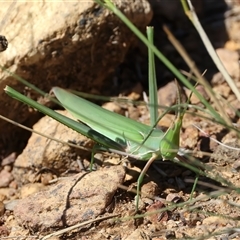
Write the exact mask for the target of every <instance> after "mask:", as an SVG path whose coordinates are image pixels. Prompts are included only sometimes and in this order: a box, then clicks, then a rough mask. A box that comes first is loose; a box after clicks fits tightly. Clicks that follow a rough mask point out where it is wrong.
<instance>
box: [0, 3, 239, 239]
mask: <svg viewBox="0 0 240 240" xmlns="http://www.w3.org/2000/svg"><path fill="white" fill-rule="evenodd" d="M213 9H214V8H213ZM200 10H201V9H200ZM200 10H199V11H200ZM237 10H238V8H237V6H236V8H235V12H234V11H233V12H231V14H230V13H229V14H228V15H225V16H226V18H227V16H229V18H230V17H231V19H233V20H231V21H230V20H229V21H228V23H229V24H228V25H226V26H225V24H223V22H221V21H220V20H219V19H221V18H216V19H210V18H207V17H206V16H202V18H203V22H204V23H205V25H204V26H205V27H206V29H207V32H208V34H209V37H210V39H211V40H212V41H213V42H214V46H215V47H216V48H217V49H218V50H217V52H218V54H219V57H220V58H221V60H222V61H223V63H224V65H225V67H226V68H227V70H228V72H229V73H230V75H231V76H232V77H233V79H234V81H235V83H236V85H237V87H238V88H240V69H239V55H238V51H239V49H240V37H239V36H238V34H236V31H237V30H238V29H239V28H240V25H239V22H238V21H237V20H236V19H237V17H236V19H235V20H234V17H235V16H237V15H238V14H239V13H240V11H239V12H237ZM219 11H220V10H219ZM200 13H201V11H200ZM210 13H211V12H210ZM200 16H201V14H200ZM217 16H218V17H219V15H217ZM209 19H210V20H209ZM163 22H164V23H165V24H168V26H169V27H170V29H171V30H172V31H173V33H174V34H175V35H176V36H177V37H178V39H179V40H180V41H181V42H182V44H183V45H184V47H186V49H187V51H188V52H189V53H190V55H191V57H192V58H193V59H194V61H195V63H196V65H197V66H198V67H199V69H200V71H202V72H203V71H204V70H205V69H207V72H206V78H207V79H209V82H210V84H211V86H212V88H213V90H214V91H215V92H216V93H217V94H220V95H221V97H222V98H223V99H224V100H225V101H226V102H228V103H230V104H231V106H232V107H231V106H230V105H229V108H226V109H225V110H226V114H227V115H228V116H229V117H230V118H231V120H232V122H233V123H236V128H239V124H240V120H239V116H238V115H237V114H236V109H238V110H239V101H238V100H237V98H236V97H235V95H234V94H233V93H232V91H231V89H230V88H229V86H228V85H227V84H226V82H225V81H224V79H223V77H222V75H221V74H220V73H218V71H217V70H216V67H214V65H213V63H212V61H211V60H210V58H209V56H208V55H207V53H206V50H204V47H203V45H202V44H201V40H199V38H198V35H197V33H196V32H195V30H194V29H193V27H191V25H190V24H187V23H186V21H179V22H178V21H176V19H168V18H166V17H162V15H161V17H160V15H158V14H156V15H155V17H154V18H153V20H152V24H153V25H155V27H156V38H155V42H156V45H157V46H158V47H159V49H161V50H162V51H163V53H164V54H165V55H166V56H167V57H169V58H170V60H173V62H174V64H176V65H177V66H178V68H180V69H184V70H186V71H189V69H188V68H187V67H186V65H185V63H183V60H182V59H181V57H180V56H179V55H178V54H177V53H176V51H175V50H174V48H173V47H172V46H171V44H170V43H169V42H168V41H167V38H166V36H165V35H164V33H163V31H162V30H161V29H160V27H159V26H162V23H163ZM210 23H211V24H210ZM230 23H231V24H230ZM157 27H158V28H157ZM216 28H218V29H217V30H216ZM213 29H214V30H213ZM238 32H239V31H238ZM147 66H148V65H147V50H146V49H145V48H144V47H143V46H142V44H141V43H139V45H138V47H136V48H134V49H131V50H130V51H129V53H128V55H127V57H126V60H125V61H124V62H123V63H122V64H121V65H120V66H119V67H118V68H117V69H116V71H115V72H114V73H113V74H112V75H111V76H109V79H115V81H116V83H117V84H116V86H113V85H111V86H106V88H105V89H106V91H105V92H103V94H104V95H111V96H113V95H114V96H126V97H128V98H130V99H132V100H136V101H141V100H142V94H143V92H144V91H146V92H147V91H148V90H147V81H146V79H147ZM157 75H158V76H157V77H158V84H159V91H158V93H159V102H160V104H161V105H164V106H172V105H174V104H175V102H176V85H175V83H174V77H173V76H172V74H171V73H170V72H169V71H167V70H166V69H165V68H164V66H163V65H162V64H161V63H160V62H159V61H157ZM197 88H198V90H199V91H200V93H201V94H202V95H203V96H204V97H205V98H206V99H207V100H208V101H209V102H210V103H211V104H213V103H212V100H211V99H209V98H208V97H207V95H206V92H205V90H204V88H203V87H202V86H198V87H197ZM182 92H183V95H184V96H185V98H184V99H186V98H187V97H188V96H189V90H187V89H186V88H184V87H182ZM190 102H191V104H193V105H195V106H198V107H203V106H202V104H201V103H200V102H199V100H198V99H197V98H196V96H194V95H193V96H192V97H191V101H190ZM103 106H104V107H105V108H108V109H110V110H112V111H115V112H118V113H120V114H123V115H125V116H129V117H130V118H133V119H135V120H138V121H141V122H143V123H146V124H148V123H149V113H148V110H147V109H146V106H143V105H137V104H129V105H127V104H119V103H115V102H114V103H110V102H108V103H105V104H104V105H103ZM160 111H161V110H160ZM63 114H66V113H64V112H63ZM198 114H201V115H202V112H200V111H197V110H193V109H189V110H188V112H187V114H185V116H184V119H183V127H182V130H181V136H180V146H181V148H184V149H187V150H191V151H192V152H193V154H191V156H193V157H194V159H191V158H190V159H189V160H188V161H187V163H188V164H190V166H192V167H195V168H196V169H197V170H201V171H202V174H201V175H198V174H196V172H195V171H194V169H193V168H189V167H186V166H183V164H178V163H174V162H170V161H164V162H163V161H156V163H155V164H153V166H151V167H150V169H149V170H148V172H147V175H146V176H145V178H144V180H143V184H142V188H141V191H142V194H141V199H140V206H139V211H138V212H137V213H136V212H135V196H136V181H137V178H138V176H139V173H140V172H141V170H142V168H143V167H144V164H145V162H140V161H133V160H131V159H130V160H126V159H124V158H123V157H122V158H121V157H120V156H118V155H117V154H111V155H109V154H107V153H104V154H100V153H97V154H96V155H95V164H94V168H95V169H97V171H92V172H89V171H88V167H89V161H90V158H91V153H89V152H86V151H85V152H80V151H78V150H76V149H75V148H72V147H68V146H66V147H65V146H64V147H63V146H62V145H61V144H59V143H53V142H54V141H46V140H43V138H41V137H39V136H38V135H33V136H32V137H31V139H30V140H29V142H28V145H27V146H26V148H25V149H24V150H23V152H22V153H21V155H20V156H17V154H15V152H14V151H13V152H12V154H10V155H9V156H8V157H6V158H4V159H3V160H2V161H1V171H0V184H1V185H0V238H1V239H81V240H86V239H111V240H122V239H123V240H131V239H139V240H141V239H142V240H146V239H147V240H150V239H152V240H164V239H218V240H225V239H240V233H239V229H240V228H239V227H240V195H239V187H240V177H239V166H240V164H239V163H240V158H239V157H240V150H239V148H240V143H239V140H238V136H237V134H236V133H235V132H234V131H229V130H227V129H226V128H224V127H223V126H221V125H219V124H217V123H215V122H214V121H212V120H207V119H204V118H203V117H199V116H198ZM174 119H175V115H174V112H173V113H170V114H167V115H165V116H164V117H163V119H161V121H160V122H159V127H161V128H163V129H166V128H167V127H169V126H170V125H171V123H172V121H173V120H174ZM41 121H42V122H39V123H37V124H36V125H35V127H34V128H35V130H40V131H41V130H42V131H43V132H44V133H46V134H48V135H51V136H52V137H56V138H58V139H60V140H65V141H68V142H71V143H74V144H78V145H81V146H84V147H88V148H89V147H90V148H91V147H92V145H93V144H92V142H91V141H89V140H87V139H86V138H82V137H81V136H79V135H78V134H76V133H74V132H73V131H72V132H71V131H70V130H69V129H67V128H62V127H61V126H60V125H59V124H57V123H56V122H54V121H53V120H51V119H50V118H48V117H45V118H44V119H42V120H41ZM193 124H195V125H197V126H198V127H199V128H200V129H201V130H203V131H204V132H202V131H200V130H199V129H197V128H196V127H194V125H193ZM209 136H210V137H211V139H210V138H209ZM214 139H217V140H218V141H221V142H223V143H224V144H226V145H228V146H230V147H232V148H231V149H229V148H226V147H225V146H221V145H219V144H217V143H216V142H215V141H214ZM51 144H55V145H51ZM203 152H207V153H208V154H204V153H203ZM51 154H53V155H51ZM50 155H51V156H50ZM46 156H47V157H46ZM196 179H197V184H196V186H195V187H194V182H195V181H196ZM61 231H62V232H61ZM51 234H53V235H51ZM54 234H55V235H54ZM46 236H48V238H47V237H46Z"/></svg>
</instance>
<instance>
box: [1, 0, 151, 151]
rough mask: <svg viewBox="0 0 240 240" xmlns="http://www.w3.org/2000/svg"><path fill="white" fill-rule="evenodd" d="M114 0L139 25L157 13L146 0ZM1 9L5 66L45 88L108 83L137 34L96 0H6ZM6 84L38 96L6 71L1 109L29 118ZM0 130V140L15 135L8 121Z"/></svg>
mask: <svg viewBox="0 0 240 240" xmlns="http://www.w3.org/2000/svg"><path fill="white" fill-rule="evenodd" d="M114 2H116V4H117V6H118V7H119V8H120V9H121V10H122V11H123V12H124V13H125V14H126V15H127V17H128V18H129V19H130V20H131V21H132V22H133V23H134V24H135V25H136V26H137V27H140V28H143V27H145V26H146V25H147V24H148V23H149V22H150V20H151V18H152V11H151V8H150V5H149V3H148V2H147V0H132V1H128V0H122V1H117V0H116V1H114ZM6 9H8V11H6ZM0 13H1V16H6V17H4V21H3V24H4V26H3V27H2V29H4V31H2V32H1V33H0V34H2V35H5V36H6V38H7V39H8V42H9V45H8V49H7V50H6V51H5V52H2V53H1V54H0V60H1V65H3V66H5V67H6V68H8V69H9V70H10V71H12V72H14V73H15V74H17V75H19V76H21V77H22V78H24V79H26V80H28V81H30V82H31V83H33V84H34V85H36V86H38V87H39V88H41V89H42V90H44V91H49V90H50V89H51V87H52V86H55V85H57V86H62V87H70V88H75V89H78V90H81V91H87V92H90V91H91V90H93V89H98V90H101V88H103V86H104V85H106V83H104V81H103V80H104V79H105V78H106V76H108V74H109V73H110V72H112V71H113V70H114V69H115V68H116V66H117V65H118V64H119V63H120V62H122V61H123V59H124V57H125V54H126V53H127V51H128V49H129V47H130V46H131V45H133V44H134V42H135V39H136V38H135V37H134V35H133V34H132V33H131V32H130V30H129V29H128V28H127V27H126V26H125V25H124V24H123V23H122V22H121V21H120V20H119V19H118V18H117V17H116V16H115V15H114V14H112V13H110V12H109V11H108V10H106V9H105V8H103V7H100V6H98V5H97V4H96V3H94V1H76V2H61V1H60V2H59V1H58V2H45V1H37V2H27V1H26V2H22V1H21V2H13V3H11V2H3V3H2V4H1V8H0ZM6 13H7V15H5V14H6ZM6 85H11V86H13V87H14V88H15V89H17V90H19V91H20V92H24V93H25V94H27V95H29V96H31V97H32V98H35V99H37V98H38V96H37V95H36V94H35V93H33V92H32V91H31V90H29V89H27V88H25V87H24V86H23V85H22V84H20V83H19V82H17V81H16V80H15V79H14V78H13V77H12V76H9V74H8V73H6V72H2V73H1V82H0V104H1V105H0V114H2V115H4V116H7V117H9V118H11V119H13V120H16V121H18V122H20V123H24V122H26V121H27V120H28V119H29V116H31V113H32V112H33V111H29V109H28V107H27V106H24V105H23V104H21V103H19V102H17V101H16V100H14V99H11V98H10V97H8V96H7V95H6V94H5V93H4V91H3V89H4V87H5V86H6ZM0 130H1V131H0V132H1V134H0V139H2V138H3V136H4V138H6V136H7V140H8V139H9V138H10V139H12V138H13V137H12V135H13V134H12V132H14V133H15V130H14V131H13V130H12V126H10V125H9V124H6V122H4V121H0ZM5 140H6V139H5ZM7 142H8V143H9V141H7ZM0 147H1V146H0Z"/></svg>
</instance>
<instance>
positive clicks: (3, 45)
mask: <svg viewBox="0 0 240 240" xmlns="http://www.w3.org/2000/svg"><path fill="white" fill-rule="evenodd" d="M7 47H8V41H7V39H6V38H5V36H3V35H0V52H3V51H5V50H6V49H7Z"/></svg>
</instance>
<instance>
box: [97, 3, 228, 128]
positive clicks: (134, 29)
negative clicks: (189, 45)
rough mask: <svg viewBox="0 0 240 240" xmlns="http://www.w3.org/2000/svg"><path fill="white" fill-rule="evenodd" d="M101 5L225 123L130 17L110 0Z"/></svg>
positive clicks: (214, 116) (211, 112) (210, 111)
mask: <svg viewBox="0 0 240 240" xmlns="http://www.w3.org/2000/svg"><path fill="white" fill-rule="evenodd" d="M97 2H100V4H101V5H104V6H105V7H106V8H108V9H109V10H110V11H112V12H113V13H114V14H116V15H117V16H118V17H119V19H121V20H122V21H123V22H124V23H125V24H126V25H127V26H128V28H129V29H130V30H131V31H132V32H133V33H134V34H135V35H136V36H137V37H138V38H139V39H140V40H141V41H142V42H143V43H144V44H145V45H146V46H147V47H148V48H150V49H151V50H152V51H153V52H154V54H155V55H156V56H157V57H158V58H159V59H160V60H161V61H162V62H163V63H164V65H165V66H166V67H167V68H168V69H169V70H170V71H171V72H172V73H173V74H174V75H175V76H176V77H177V78H178V79H179V80H180V81H181V82H182V83H183V84H184V85H185V86H186V87H188V88H189V89H190V90H191V91H193V93H194V94H195V95H196V96H197V97H198V98H199V99H200V101H201V102H202V103H203V104H204V105H205V106H206V108H207V109H208V110H209V114H211V115H212V116H213V118H216V119H218V121H219V122H222V123H224V121H223V119H222V118H221V116H220V115H219V114H218V113H217V112H216V110H215V109H214V108H213V107H212V106H211V105H210V104H209V103H208V102H207V101H206V99H204V97H203V96H202V95H201V94H200V93H199V92H198V91H197V90H196V89H195V88H194V86H193V85H192V84H191V83H190V82H189V81H188V79H186V78H185V77H184V75H183V74H182V73H180V72H179V70H178V69H177V68H176V67H175V66H174V65H173V64H172V63H171V62H170V61H169V60H168V59H167V58H166V57H165V56H164V55H163V54H162V53H161V52H160V51H159V50H158V49H157V48H156V46H154V45H153V44H152V43H151V42H150V41H149V40H148V39H147V38H146V37H145V36H144V35H143V34H142V33H141V31H140V30H138V29H137V27H136V26H135V25H134V24H133V23H131V21H129V19H128V18H127V17H126V16H125V15H124V14H123V13H122V12H121V11H120V10H119V9H118V8H117V7H116V6H115V5H114V4H113V3H112V2H111V1H110V0H105V1H99V0H97Z"/></svg>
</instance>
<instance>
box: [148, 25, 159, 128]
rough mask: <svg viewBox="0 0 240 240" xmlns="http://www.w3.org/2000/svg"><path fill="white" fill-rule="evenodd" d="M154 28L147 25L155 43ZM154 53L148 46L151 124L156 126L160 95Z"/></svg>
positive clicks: (151, 38)
mask: <svg viewBox="0 0 240 240" xmlns="http://www.w3.org/2000/svg"><path fill="white" fill-rule="evenodd" d="M153 36H154V30H153V27H147V37H148V40H149V41H150V42H151V43H152V44H153ZM154 57H155V56H154V53H153V51H152V49H151V48H148V87H149V112H150V124H151V126H154V125H155V123H156V121H157V118H158V107H157V106H158V95H157V78H156V71H155V60H154Z"/></svg>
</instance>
